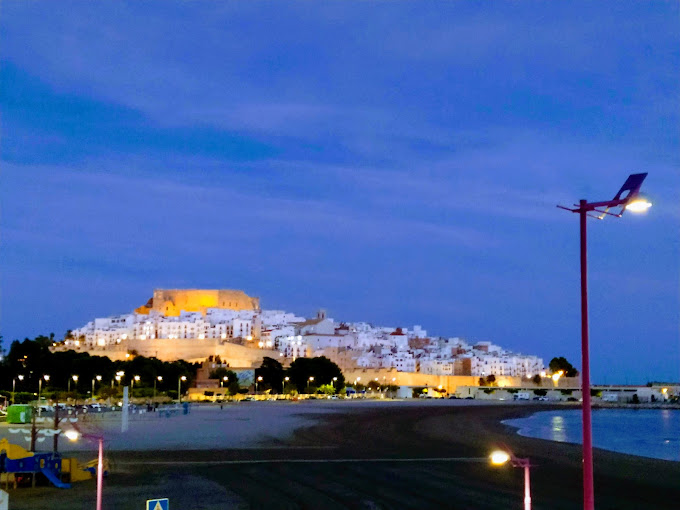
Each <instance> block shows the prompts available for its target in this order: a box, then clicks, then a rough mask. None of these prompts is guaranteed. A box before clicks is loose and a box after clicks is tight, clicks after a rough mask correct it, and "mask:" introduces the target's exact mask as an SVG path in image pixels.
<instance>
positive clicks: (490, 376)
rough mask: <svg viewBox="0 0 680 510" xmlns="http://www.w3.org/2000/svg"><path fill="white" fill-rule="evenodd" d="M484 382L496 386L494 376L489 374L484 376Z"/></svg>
mask: <svg viewBox="0 0 680 510" xmlns="http://www.w3.org/2000/svg"><path fill="white" fill-rule="evenodd" d="M486 383H487V384H488V385H489V386H496V376H495V375H493V374H491V375H488V376H487V377H486Z"/></svg>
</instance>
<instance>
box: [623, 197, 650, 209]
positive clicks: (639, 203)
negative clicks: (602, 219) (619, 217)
mask: <svg viewBox="0 0 680 510" xmlns="http://www.w3.org/2000/svg"><path fill="white" fill-rule="evenodd" d="M650 207H652V203H651V202H650V201H649V200H647V199H646V198H645V197H644V196H642V195H637V196H636V197H635V198H634V199H633V200H631V201H630V202H628V203H627V204H626V211H630V212H634V213H642V212H645V211H646V210H647V209H649V208H650Z"/></svg>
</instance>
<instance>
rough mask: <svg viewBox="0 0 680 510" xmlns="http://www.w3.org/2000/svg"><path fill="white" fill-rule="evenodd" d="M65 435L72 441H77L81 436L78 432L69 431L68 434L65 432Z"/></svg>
mask: <svg viewBox="0 0 680 510" xmlns="http://www.w3.org/2000/svg"><path fill="white" fill-rule="evenodd" d="M64 435H65V436H66V437H67V438H69V439H70V440H71V441H77V440H78V438H79V437H80V434H79V433H78V431H77V430H67V431H66V432H64Z"/></svg>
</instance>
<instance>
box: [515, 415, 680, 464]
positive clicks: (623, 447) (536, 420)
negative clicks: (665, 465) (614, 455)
mask: <svg viewBox="0 0 680 510" xmlns="http://www.w3.org/2000/svg"><path fill="white" fill-rule="evenodd" d="M503 423H504V424H506V425H510V426H512V427H516V428H517V429H518V430H517V433H518V434H519V435H521V436H527V437H535V438H539V439H548V440H550V441H558V442H560V443H578V444H581V443H582V436H581V434H582V432H581V430H582V429H581V410H580V409H570V410H564V411H540V412H537V413H535V414H533V415H531V416H529V417H526V418H517V419H512V420H505V421H503ZM592 423H593V446H595V447H597V448H602V449H604V450H611V451H614V452H620V453H628V454H630V455H639V456H641V457H652V458H655V459H662V460H671V461H676V462H680V409H593V420H592Z"/></svg>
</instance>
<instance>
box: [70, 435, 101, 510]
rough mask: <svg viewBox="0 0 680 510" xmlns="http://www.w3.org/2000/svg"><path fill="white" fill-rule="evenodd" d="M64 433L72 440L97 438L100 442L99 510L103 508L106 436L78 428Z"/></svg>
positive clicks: (98, 468)
mask: <svg viewBox="0 0 680 510" xmlns="http://www.w3.org/2000/svg"><path fill="white" fill-rule="evenodd" d="M64 435H65V436H66V437H67V438H69V439H70V440H71V441H77V440H78V438H79V437H84V438H86V439H96V440H97V442H98V443H99V456H98V459H97V510H102V485H103V483H104V437H103V436H98V435H95V434H83V433H81V432H78V431H77V430H69V431H67V432H64Z"/></svg>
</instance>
